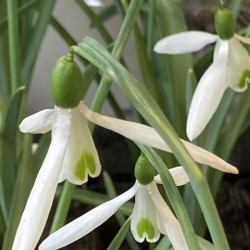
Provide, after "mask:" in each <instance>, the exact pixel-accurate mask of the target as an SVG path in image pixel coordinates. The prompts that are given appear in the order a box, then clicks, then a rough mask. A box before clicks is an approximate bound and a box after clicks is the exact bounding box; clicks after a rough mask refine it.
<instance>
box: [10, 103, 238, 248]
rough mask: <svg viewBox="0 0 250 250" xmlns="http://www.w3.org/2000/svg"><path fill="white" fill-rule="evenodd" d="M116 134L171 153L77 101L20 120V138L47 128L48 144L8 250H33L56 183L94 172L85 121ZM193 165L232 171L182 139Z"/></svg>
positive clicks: (143, 131)
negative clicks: (22, 134)
mask: <svg viewBox="0 0 250 250" xmlns="http://www.w3.org/2000/svg"><path fill="white" fill-rule="evenodd" d="M85 119H87V120H89V121H91V122H93V123H95V124H97V125H99V126H102V127H104V128H107V129H109V130H112V131H114V132H116V133H119V134H121V135H123V136H125V137H127V138H129V139H131V140H133V141H136V142H138V143H142V144H145V145H148V146H151V147H154V148H157V149H161V150H164V151H167V152H172V151H171V149H170V148H169V146H168V145H167V144H166V143H165V142H164V140H162V138H161V137H160V136H159V134H158V133H157V132H156V131H155V130H154V129H153V128H151V127H149V126H146V125H143V124H139V123H136V122H130V121H124V120H120V119H116V118H111V117H108V116H103V115H101V114H98V113H95V112H93V111H91V110H90V109H88V108H87V106H85V105H84V104H83V102H80V104H79V105H78V106H77V107H76V108H73V109H63V108H58V107H55V109H54V110H44V111H41V112H39V113H37V114H34V115H32V116H30V117H27V118H26V119H24V120H23V122H22V123H21V125H20V130H21V131H22V132H24V133H26V132H29V133H46V132H48V131H49V130H50V129H51V128H52V141H51V144H50V147H49V150H48V153H47V155H46V157H45V159H44V162H43V164H42V166H41V169H40V171H39V174H38V176H37V178H36V181H35V183H34V186H33V188H32V191H31V193H30V196H29V199H28V201H27V204H26V207H25V210H24V212H23V215H22V218H21V221H20V224H19V227H18V230H17V233H16V237H15V241H14V245H13V248H12V250H17V249H18V250H33V249H34V248H35V246H36V244H37V242H38V240H39V238H40V236H41V233H42V230H43V228H44V226H45V223H46V220H47V217H48V214H49V210H50V208H51V204H52V201H53V197H54V194H55V191H56V187H57V183H58V182H59V181H62V180H63V179H65V178H66V179H68V180H69V181H70V182H72V183H74V184H82V183H84V182H86V181H87V179H88V175H90V176H91V177H95V176H97V175H99V173H100V162H99V159H98V155H97V152H96V149H95V146H94V143H93V141H92V137H91V135H90V132H89V130H88V127H87V124H86V120H85ZM182 143H183V145H184V146H185V148H186V149H187V150H188V152H189V153H190V154H191V156H192V157H193V158H194V160H195V161H197V162H199V163H201V164H206V165H210V166H211V167H213V168H216V169H219V170H221V171H224V172H229V173H234V174H236V173H238V170H237V168H235V167H234V166H232V165H230V164H229V163H227V162H225V161H224V160H222V159H221V158H219V157H217V156H216V155H214V154H212V153H210V152H208V151H206V150H204V149H202V148H200V147H198V146H196V145H193V144H192V143H190V142H187V141H184V140H182Z"/></svg>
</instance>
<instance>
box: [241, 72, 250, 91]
mask: <svg viewBox="0 0 250 250" xmlns="http://www.w3.org/2000/svg"><path fill="white" fill-rule="evenodd" d="M248 83H250V70H249V69H245V70H244V71H243V73H242V75H241V78H240V81H239V84H238V86H239V88H241V89H244V88H245V87H246V84H248Z"/></svg>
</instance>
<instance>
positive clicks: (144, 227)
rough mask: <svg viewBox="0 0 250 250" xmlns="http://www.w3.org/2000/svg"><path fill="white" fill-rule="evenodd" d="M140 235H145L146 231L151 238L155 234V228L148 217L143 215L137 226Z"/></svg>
mask: <svg viewBox="0 0 250 250" xmlns="http://www.w3.org/2000/svg"><path fill="white" fill-rule="evenodd" d="M136 229H137V232H138V235H139V237H141V238H142V237H143V235H144V233H146V234H147V235H148V238H149V239H153V238H154V236H155V228H154V226H153V224H152V223H151V222H150V220H149V219H148V218H145V217H142V218H141V219H140V220H139V221H138V223H137V226H136Z"/></svg>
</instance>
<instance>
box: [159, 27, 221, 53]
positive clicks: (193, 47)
mask: <svg viewBox="0 0 250 250" xmlns="http://www.w3.org/2000/svg"><path fill="white" fill-rule="evenodd" d="M217 40H218V36H217V35H213V34H210V33H207V32H203V31H188V32H181V33H178V34H174V35H170V36H167V37H165V38H163V39H161V40H159V41H158V42H157V43H156V45H155V47H154V51H155V52H157V53H160V54H184V53H189V52H195V51H198V50H200V49H202V48H203V47H205V46H206V45H208V44H210V43H214V42H216V41H217Z"/></svg>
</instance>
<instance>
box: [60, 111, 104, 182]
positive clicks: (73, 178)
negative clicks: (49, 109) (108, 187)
mask: <svg viewBox="0 0 250 250" xmlns="http://www.w3.org/2000/svg"><path fill="white" fill-rule="evenodd" d="M70 112H71V114H72V118H71V129H70V137H69V144H68V147H67V151H66V155H65V158H64V161H63V170H62V174H61V177H60V181H61V180H63V179H65V178H66V179H67V180H69V181H70V182H71V183H74V184H77V185H80V184H83V183H85V182H87V181H88V175H90V176H91V177H96V176H98V175H99V174H100V171H101V164H100V160H99V157H98V153H97V150H96V148H95V144H94V142H93V139H92V136H91V133H90V131H89V128H88V125H87V121H86V120H85V118H84V116H83V114H82V113H81V112H80V109H79V108H78V107H77V108H75V109H72V110H71V111H70Z"/></svg>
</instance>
